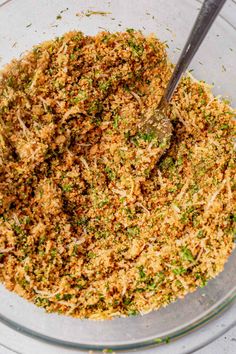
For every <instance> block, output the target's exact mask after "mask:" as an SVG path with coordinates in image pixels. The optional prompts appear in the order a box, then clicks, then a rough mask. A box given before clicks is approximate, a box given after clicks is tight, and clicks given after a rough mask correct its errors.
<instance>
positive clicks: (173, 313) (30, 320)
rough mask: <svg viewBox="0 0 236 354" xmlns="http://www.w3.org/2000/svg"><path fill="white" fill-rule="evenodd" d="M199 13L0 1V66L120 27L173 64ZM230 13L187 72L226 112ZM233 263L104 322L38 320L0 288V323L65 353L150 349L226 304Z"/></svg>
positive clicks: (235, 256) (235, 76)
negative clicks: (148, 37) (151, 36)
mask: <svg viewBox="0 0 236 354" xmlns="http://www.w3.org/2000/svg"><path fill="white" fill-rule="evenodd" d="M199 6H200V1H196V0H182V1H178V0H168V1H166V0H148V1H147V0H129V1H122V0H112V1H103V0H97V1H95V0H93V1H92V0H80V1H76V0H50V1H48V0H40V1H38V0H22V1H17V0H7V1H0V43H1V46H0V66H2V65H3V64H5V63H7V62H9V61H10V60H11V59H12V58H13V57H19V56H20V55H21V53H22V52H24V51H25V50H27V49H30V48H31V47H32V46H33V45H34V44H37V43H39V42H42V41H44V40H46V39H51V38H53V37H55V36H58V35H62V34H63V33H64V32H66V31H69V30H73V29H76V30H81V31H83V32H85V33H86V34H96V33H97V32H98V31H100V30H103V29H108V30H110V31H121V30H125V29H126V28H135V29H140V30H142V31H143V32H144V33H150V32H152V33H156V34H157V36H158V37H159V38H160V39H161V40H163V41H164V40H166V41H167V43H168V45H169V55H170V58H171V60H172V61H174V62H176V59H177V57H178V55H179V51H180V48H182V47H183V44H184V41H185V40H186V37H187V35H188V33H189V30H190V28H191V25H192V23H193V21H194V19H195V17H196V14H197V10H198V8H199ZM102 12H103V13H102ZM104 12H105V13H104ZM235 12H236V3H235V2H233V1H228V3H227V5H226V6H225V8H224V9H223V11H222V12H221V15H220V16H219V17H218V18H217V20H216V22H215V24H214V26H213V28H212V29H211V31H210V33H209V34H208V36H207V38H206V40H205V42H204V43H203V45H202V46H201V48H200V50H199V51H198V53H197V55H196V57H195V58H194V60H193V62H192V64H191V66H190V69H193V70H194V72H193V74H194V76H195V77H196V78H198V79H203V80H205V81H207V82H208V83H210V84H211V83H214V93H215V94H222V95H223V96H227V98H228V99H231V101H232V104H233V105H235V104H236V92H235V82H236V73H235V68H234V65H235V63H236V46H235V43H236V27H235V23H234V22H236V20H235V17H234V16H233V14H235ZM0 237H1V236H0ZM235 264H236V252H233V253H232V255H231V257H230V259H229V261H228V262H227V264H226V266H225V270H224V271H223V272H222V273H221V274H220V275H219V276H218V277H217V278H216V279H214V280H212V281H210V282H209V284H208V285H207V286H206V287H205V288H203V289H198V290H197V291H196V292H194V293H192V294H189V295H187V296H186V297H185V298H184V299H183V300H179V301H177V302H175V303H173V304H171V305H169V306H168V307H166V308H163V309H161V310H158V311H155V312H152V313H149V314H147V315H144V316H136V317H129V318H117V319H114V320H111V321H90V320H79V319H74V318H70V317H65V316H59V315H56V314H46V313H45V312H44V311H43V310H42V309H39V308H37V307H36V306H34V305H32V304H30V303H28V302H27V301H25V300H24V299H22V298H20V297H18V296H17V295H15V294H13V293H10V292H8V291H7V290H5V288H4V287H3V286H0V297H1V302H0V320H1V321H2V322H3V323H5V324H7V325H9V326H10V327H12V328H14V329H16V330H18V331H20V332H22V333H25V334H28V335H30V336H33V337H36V338H38V339H41V340H45V341H48V342H50V343H52V344H57V345H62V346H66V347H73V348H80V349H103V348H111V349H114V350H118V349H126V350H127V349H131V348H138V347H142V346H147V345H151V344H154V343H155V344H158V343H160V342H161V340H162V339H163V340H165V339H166V338H170V339H172V338H176V337H178V336H181V335H183V334H186V333H188V332H189V331H190V330H192V329H194V328H196V327H197V326H200V325H201V324H203V323H205V322H206V321H208V320H209V319H211V318H212V317H214V316H215V315H216V314H218V313H219V312H220V311H222V310H223V309H224V308H225V307H226V306H228V305H229V304H230V303H231V302H232V301H233V299H234V297H236V272H235Z"/></svg>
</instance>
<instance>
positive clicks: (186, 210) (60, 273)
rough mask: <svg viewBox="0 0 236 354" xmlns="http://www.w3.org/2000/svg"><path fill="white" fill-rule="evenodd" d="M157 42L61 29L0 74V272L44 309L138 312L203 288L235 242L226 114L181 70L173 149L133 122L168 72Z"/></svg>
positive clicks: (235, 181)
mask: <svg viewBox="0 0 236 354" xmlns="http://www.w3.org/2000/svg"><path fill="white" fill-rule="evenodd" d="M171 71H172V65H171V64H170V63H169V61H168V59H167V54H166V50H165V44H163V43H161V42H160V41H159V40H158V39H156V38H155V37H154V36H148V37H145V36H144V35H142V34H141V33H140V32H136V31H134V30H132V29H128V30H127V31H126V32H124V33H113V34H111V33H109V32H101V33H99V34H97V35H96V36H85V35H83V34H82V33H81V32H69V33H67V34H65V35H64V36H62V37H60V38H56V39H55V40H52V41H48V42H44V43H42V44H40V45H38V46H36V47H35V48H34V49H33V50H32V51H30V52H29V53H27V54H26V55H24V56H23V57H22V58H21V59H20V60H14V61H12V62H11V63H10V64H9V65H8V66H7V67H6V68H5V69H4V71H3V72H2V73H1V78H0V281H1V282H3V283H4V284H5V286H6V288H7V289H9V290H11V291H14V292H16V293H17V294H19V295H20V296H22V297H24V298H26V299H27V300H29V301H32V302H34V303H35V304H36V305H37V306H41V307H44V308H45V309H46V310H47V311H48V312H58V313H62V314H66V315H71V316H75V317H80V318H91V319H101V318H111V317H114V316H129V315H135V314H138V313H141V314H143V313H146V312H148V311H151V310H153V309H158V308H160V307H162V306H166V305H167V304H169V303H170V302H172V301H174V300H176V299H177V298H182V297H183V296H184V295H185V294H187V293H189V292H192V291H194V290H195V289H196V288H197V287H199V286H205V285H206V284H207V281H208V280H209V279H211V278H213V277H215V276H216V275H217V274H218V273H219V272H221V271H222V270H223V267H224V264H225V262H226V261H227V258H228V257H229V255H230V253H231V252H232V249H233V244H234V240H233V239H234V233H235V231H234V228H235V221H236V215H235V201H236V177H235V176H236V164H235V158H236V157H235V151H234V149H233V144H234V140H233V136H235V121H233V119H232V118H233V116H234V115H235V111H234V110H233V109H232V108H231V107H230V106H229V104H228V102H226V101H225V100H219V99H217V98H215V97H214V96H213V95H212V93H211V91H210V87H209V86H208V85H206V84H205V83H204V82H199V81H196V80H194V79H193V78H192V77H190V76H189V75H188V76H186V77H184V78H183V79H182V81H181V83H180V84H179V87H178V89H177V91H176V93H175V95H174V97H173V99H172V101H171V103H170V105H169V108H168V112H167V115H168V116H169V117H170V118H171V120H172V124H173V127H174V132H173V136H172V141H171V145H170V148H169V149H168V150H167V151H166V153H165V154H164V155H163V156H162V157H161V159H160V160H158V158H157V156H158V149H159V146H158V144H157V143H156V142H155V141H154V140H155V139H154V137H153V136H152V135H151V134H141V133H139V132H138V124H139V123H140V122H142V121H143V120H144V119H145V118H146V117H147V116H148V115H149V114H151V113H152V112H153V110H154V109H155V108H156V106H157V104H158V102H159V101H160V99H161V96H162V95H163V92H164V88H165V87H166V85H167V82H168V79H169V77H170V75H171Z"/></svg>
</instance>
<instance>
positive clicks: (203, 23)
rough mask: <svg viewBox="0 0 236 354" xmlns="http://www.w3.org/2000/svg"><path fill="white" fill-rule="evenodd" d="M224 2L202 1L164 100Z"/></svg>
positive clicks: (173, 87)
mask: <svg viewBox="0 0 236 354" xmlns="http://www.w3.org/2000/svg"><path fill="white" fill-rule="evenodd" d="M225 2H226V0H205V1H204V2H203V4H202V7H201V9H200V12H199V14H198V16H197V18H196V21H195V23H194V26H193V28H192V31H191V33H190V35H189V38H188V40H187V42H186V44H185V46H184V49H183V50H182V53H181V55H180V58H179V60H178V62H177V64H176V66H175V69H174V72H173V74H172V77H171V79H170V81H169V84H168V86H167V88H166V91H165V94H164V97H163V100H164V101H165V102H169V101H170V99H171V97H172V95H173V93H174V90H175V88H176V86H177V84H178V82H179V80H180V78H181V76H182V74H183V73H184V72H185V70H186V69H187V67H188V65H189V63H190V62H191V60H192V58H193V57H194V55H195V53H196V52H197V50H198V48H199V47H200V45H201V43H202V41H203V40H204V38H205V36H206V34H207V33H208V31H209V29H210V27H211V25H212V23H213V22H214V20H215V18H216V16H217V15H218V13H219V12H220V10H221V8H222V6H223V5H224V3H225Z"/></svg>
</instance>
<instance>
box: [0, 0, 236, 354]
mask: <svg viewBox="0 0 236 354" xmlns="http://www.w3.org/2000/svg"><path fill="white" fill-rule="evenodd" d="M7 1H9V0H0V5H1V4H3V3H5V2H7ZM232 3H236V1H235V0H229V1H228V2H227V4H226V6H225V7H224V9H223V15H224V16H225V17H226V18H227V19H229V20H230V22H231V23H236V13H235V12H234V11H232V5H233V4H232ZM229 325H230V327H231V328H229V329H228V327H229ZM209 337H211V338H213V339H214V338H217V337H218V338H217V339H215V340H213V341H212V342H211V343H210V344H207V342H209ZM189 347H191V348H195V349H194V351H192V353H195V354H234V353H236V302H235V303H234V304H233V305H232V306H231V307H230V308H229V309H228V310H227V311H226V312H224V313H223V314H222V315H221V316H220V317H218V318H216V319H214V320H213V321H211V322H210V323H209V324H207V325H205V326H204V327H202V328H200V329H198V330H196V331H194V332H192V333H191V334H188V335H187V336H185V337H183V338H181V339H179V340H177V341H174V342H173V343H169V344H166V345H163V346H159V347H158V348H150V349H145V350H144V349H143V350H139V351H134V352H133V353H136V354H142V353H143V354H154V353H155V354H156V353H158V354H186V353H189V349H188V348H189ZM197 348H198V349H197ZM199 348H201V349H199ZM12 353H16V354H75V353H86V352H80V351H79V350H69V349H64V348H60V347H53V346H51V345H49V344H46V343H44V342H39V341H37V340H35V339H32V338H29V337H26V336H24V335H22V334H20V333H17V332H15V331H14V330H12V329H10V328H8V327H6V326H5V325H3V324H1V323H0V354H12ZM87 353H88V352H87ZM93 353H94V354H95V352H93ZM122 353H124V352H122ZM90 354H92V353H90Z"/></svg>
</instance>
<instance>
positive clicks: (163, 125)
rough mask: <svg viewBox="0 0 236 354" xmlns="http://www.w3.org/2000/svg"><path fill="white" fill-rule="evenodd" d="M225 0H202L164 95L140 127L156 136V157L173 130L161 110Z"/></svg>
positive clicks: (162, 150) (166, 146) (165, 144)
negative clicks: (157, 146)
mask: <svg viewBox="0 0 236 354" xmlns="http://www.w3.org/2000/svg"><path fill="white" fill-rule="evenodd" d="M225 2H226V0H205V1H204V2H203V4H202V7H201V9H200V12H199V14H198V16H197V19H196V21H195V23H194V26H193V28H192V31H191V33H190V35H189V37H188V40H187V42H186V44H185V46H184V49H183V51H182V53H181V55H180V58H179V60H178V62H177V64H176V66H175V69H174V72H173V74H172V76H171V79H170V81H169V83H168V85H167V88H166V90H165V93H164V96H163V97H162V99H161V101H160V103H159V105H158V107H157V109H156V110H155V112H154V113H153V115H152V116H151V117H150V118H148V119H147V120H146V121H145V122H144V124H143V125H142V126H141V127H140V131H141V132H142V133H145V134H151V135H152V136H154V137H155V138H156V140H157V142H158V144H159V146H160V147H161V151H160V156H158V158H160V157H161V156H162V155H163V153H164V152H165V150H166V149H167V148H168V147H169V146H170V140H171V136H172V131H173V127H172V124H171V122H170V120H169V118H168V117H167V116H166V115H165V113H164V112H163V111H164V109H165V107H166V106H167V104H168V102H169V101H170V99H171V97H172V95H173V93H174V90H175V88H176V86H177V85H178V82H179V80H180V79H181V76H182V74H183V73H184V72H185V70H186V68H187V67H188V65H189V63H190V62H191V60H192V58H193V57H194V55H195V53H196V52H197V50H198V48H199V47H200V45H201V43H202V41H203V40H204V38H205V36H206V34H207V33H208V31H209V29H210V27H211V25H212V24H213V22H214V20H215V18H216V16H217V15H218V13H219V12H220V10H221V8H222V6H223V5H224V3H225Z"/></svg>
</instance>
